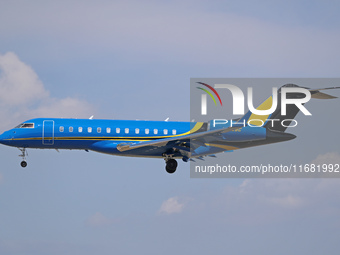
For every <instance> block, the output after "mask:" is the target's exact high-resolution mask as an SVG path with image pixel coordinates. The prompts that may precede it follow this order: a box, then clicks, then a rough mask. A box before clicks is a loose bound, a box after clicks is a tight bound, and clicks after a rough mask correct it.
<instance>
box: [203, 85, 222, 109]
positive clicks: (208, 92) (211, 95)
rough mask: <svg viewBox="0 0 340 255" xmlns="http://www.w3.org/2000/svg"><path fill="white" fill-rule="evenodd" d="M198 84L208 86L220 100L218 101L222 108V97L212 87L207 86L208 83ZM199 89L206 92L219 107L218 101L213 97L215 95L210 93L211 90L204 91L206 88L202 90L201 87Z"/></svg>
mask: <svg viewBox="0 0 340 255" xmlns="http://www.w3.org/2000/svg"><path fill="white" fill-rule="evenodd" d="M197 83H198V84H201V85H203V86H206V87H207V88H209V89H210V90H211V91H212V92H214V94H215V95H216V96H217V98H218V100H219V101H220V104H221V106H222V100H221V98H220V95H219V94H218V93H217V91H216V90H215V89H214V88H213V87H211V86H210V85H208V84H206V83H203V82H197ZM197 88H198V89H201V90H203V91H204V92H206V93H207V94H208V95H209V96H210V97H211V98H212V99H213V100H214V103H215V105H217V103H216V100H215V97H214V96H213V94H211V92H210V91H209V90H207V89H204V88H201V87H197Z"/></svg>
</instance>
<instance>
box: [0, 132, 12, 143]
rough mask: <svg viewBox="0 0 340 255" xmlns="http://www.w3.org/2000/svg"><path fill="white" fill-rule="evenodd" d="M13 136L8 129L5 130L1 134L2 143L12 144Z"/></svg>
mask: <svg viewBox="0 0 340 255" xmlns="http://www.w3.org/2000/svg"><path fill="white" fill-rule="evenodd" d="M11 138H12V136H10V135H9V133H8V131H6V132H4V133H3V134H1V135H0V144H5V145H10V141H11Z"/></svg>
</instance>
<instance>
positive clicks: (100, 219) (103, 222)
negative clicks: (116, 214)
mask: <svg viewBox="0 0 340 255" xmlns="http://www.w3.org/2000/svg"><path fill="white" fill-rule="evenodd" d="M114 222H115V220H113V219H109V218H107V217H105V216H104V215H103V214H101V213H100V212H96V213H95V214H94V215H92V216H91V217H89V218H88V219H87V220H86V221H85V224H86V225H88V226H91V227H103V226H109V225H112V224H113V223H114Z"/></svg>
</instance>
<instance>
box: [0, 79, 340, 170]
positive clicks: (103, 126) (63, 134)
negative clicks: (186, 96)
mask: <svg viewBox="0 0 340 255" xmlns="http://www.w3.org/2000/svg"><path fill="white" fill-rule="evenodd" d="M283 87H298V86H297V85H294V84H286V85H284V86H282V87H281V88H283ZM281 88H280V89H279V90H278V93H279V94H280V90H281ZM334 88H339V87H332V88H323V89H308V90H309V91H310V93H311V98H318V99H331V98H336V97H334V96H331V95H328V94H325V93H323V92H320V90H326V89H334ZM306 89H307V88H306ZM287 95H288V96H289V98H299V97H301V95H300V94H299V93H289V94H287ZM271 97H272V96H271ZM271 97H270V98H269V101H270V102H271ZM278 98H279V97H278ZM264 105H268V99H267V100H266V101H265V102H264V103H262V105H260V106H259V108H258V109H263V106H264ZM261 106H262V108H261ZM299 110H300V109H299V108H298V107H297V106H296V105H294V104H290V105H287V112H286V115H282V114H281V107H280V98H279V102H278V107H277V109H276V110H275V111H274V112H273V113H271V114H268V115H265V116H258V115H256V114H253V113H251V112H248V113H246V114H245V115H244V116H243V117H241V118H239V119H235V120H232V121H228V122H227V121H226V122H223V123H216V120H211V121H210V122H175V121H144V120H105V119H92V118H91V119H64V118H37V119H31V120H27V121H25V122H23V123H21V124H19V125H18V126H16V127H14V128H13V129H10V130H8V131H6V132H4V133H3V134H2V135H0V143H1V144H4V145H7V146H12V147H17V148H19V149H20V150H21V152H22V153H21V155H19V156H21V157H22V161H21V166H22V167H26V166H27V161H26V156H27V149H28V148H29V149H31V148H32V149H33V148H35V149H56V150H59V149H71V150H85V151H87V152H88V151H95V152H100V153H106V154H110V155H118V156H128V157H149V158H163V159H164V160H165V163H166V167H165V169H166V171H167V172H168V173H174V172H175V171H176V169H177V161H176V159H182V160H183V161H184V162H188V161H189V160H192V161H194V160H203V159H204V157H206V156H211V157H216V156H215V154H217V153H221V152H224V151H233V150H237V149H243V148H248V147H253V146H260V145H265V144H271V143H277V142H283V141H288V140H291V139H294V138H295V137H296V136H295V135H293V134H290V133H286V132H285V131H286V129H287V127H288V126H289V123H285V125H282V123H281V122H282V121H283V120H286V122H287V121H288V122H291V121H293V120H294V117H295V116H296V115H297V113H298V112H299ZM255 119H262V120H263V121H262V123H260V124H259V123H258V124H257V125H256V124H254V123H255V122H256V121H255V122H254V121H253V120H255ZM273 119H275V120H278V121H275V122H273V121H270V120H273ZM250 123H252V124H250ZM217 124H218V125H217Z"/></svg>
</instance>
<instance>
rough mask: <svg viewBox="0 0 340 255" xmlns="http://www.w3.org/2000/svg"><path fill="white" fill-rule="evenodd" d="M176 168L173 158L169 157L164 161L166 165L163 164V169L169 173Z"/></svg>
mask: <svg viewBox="0 0 340 255" xmlns="http://www.w3.org/2000/svg"><path fill="white" fill-rule="evenodd" d="M176 169H177V161H176V160H175V159H169V160H168V161H167V162H166V166H165V170H166V171H167V172H168V173H169V174H173V173H174V172H175V171H176Z"/></svg>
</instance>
